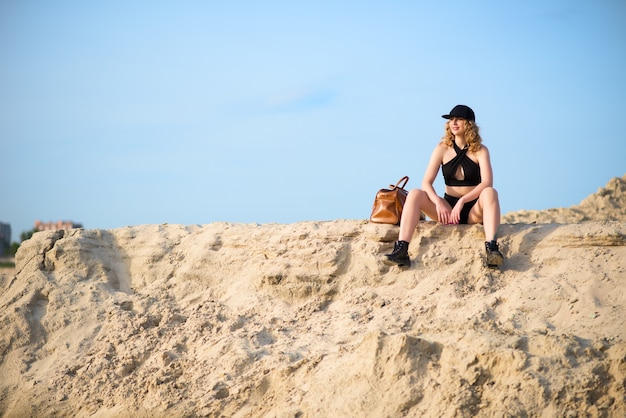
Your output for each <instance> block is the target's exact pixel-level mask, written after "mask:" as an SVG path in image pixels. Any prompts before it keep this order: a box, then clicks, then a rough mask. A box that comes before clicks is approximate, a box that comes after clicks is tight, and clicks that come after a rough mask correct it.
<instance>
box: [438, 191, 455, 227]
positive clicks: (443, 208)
mask: <svg viewBox="0 0 626 418" xmlns="http://www.w3.org/2000/svg"><path fill="white" fill-rule="evenodd" d="M435 206H436V208H437V219H438V221H439V223H442V224H444V225H447V224H449V223H450V214H451V212H452V208H451V207H450V204H449V203H448V201H447V200H446V199H444V198H441V197H440V198H439V200H438V202H437V204H436V205H435Z"/></svg>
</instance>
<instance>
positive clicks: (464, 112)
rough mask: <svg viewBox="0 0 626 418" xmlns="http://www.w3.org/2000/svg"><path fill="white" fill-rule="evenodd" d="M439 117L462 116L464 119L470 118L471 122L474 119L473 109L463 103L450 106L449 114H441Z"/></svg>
mask: <svg viewBox="0 0 626 418" xmlns="http://www.w3.org/2000/svg"><path fill="white" fill-rule="evenodd" d="M441 117H442V118H445V119H450V118H463V119H465V120H471V121H472V122H474V121H475V120H476V116H475V115H474V111H473V110H472V109H471V108H470V107H469V106H465V105H456V106H454V108H452V110H451V111H450V114H449V115H441Z"/></svg>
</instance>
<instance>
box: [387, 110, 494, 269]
mask: <svg viewBox="0 0 626 418" xmlns="http://www.w3.org/2000/svg"><path fill="white" fill-rule="evenodd" d="M442 117H443V118H445V119H448V122H447V123H446V128H445V134H444V136H443V139H442V141H441V142H440V143H439V144H438V145H437V146H436V147H435V150H434V151H433V153H432V155H431V156H430V161H429V163H428V167H427V168H426V173H425V174H424V180H423V181H422V189H421V190H420V189H414V190H411V191H410V192H409V195H408V196H407V199H406V202H405V204H404V209H403V211H402V219H401V220H400V234H399V236H398V241H396V243H395V245H394V249H393V252H392V253H391V254H386V258H387V260H386V261H388V262H390V263H393V264H397V265H399V266H407V267H408V266H410V265H411V260H410V258H409V254H408V251H409V243H410V242H411V238H412V237H413V232H414V231H415V228H416V227H417V224H418V222H419V219H420V213H421V212H423V213H424V214H426V215H428V217H429V218H431V219H437V220H438V221H439V222H441V223H442V224H446V225H449V224H477V223H482V224H483V226H484V230H485V239H486V241H485V249H486V250H487V265H488V266H490V267H497V266H500V265H501V264H502V263H503V261H504V258H503V256H502V253H501V252H500V251H499V249H498V243H497V241H496V233H497V230H498V227H499V226H500V202H499V201H498V192H497V191H496V189H494V188H493V172H492V170H491V161H490V159H489V150H488V149H487V147H485V146H484V145H482V139H481V137H480V134H479V133H478V131H479V129H478V125H476V117H475V115H474V111H473V110H472V109H470V108H469V107H468V106H465V105H457V106H455V107H454V108H453V109H452V111H450V114H448V115H443V116H442ZM439 166H441V171H442V173H443V177H444V180H445V183H446V190H445V194H444V195H443V198H442V197H439V196H438V195H437V193H436V192H435V189H434V188H433V182H434V181H435V178H436V177H437V173H438V172H439Z"/></svg>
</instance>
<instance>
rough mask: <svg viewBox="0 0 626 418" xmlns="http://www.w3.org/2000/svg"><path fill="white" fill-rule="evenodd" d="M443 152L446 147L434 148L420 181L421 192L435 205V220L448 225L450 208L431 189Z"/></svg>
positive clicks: (440, 145) (433, 189)
mask: <svg viewBox="0 0 626 418" xmlns="http://www.w3.org/2000/svg"><path fill="white" fill-rule="evenodd" d="M445 151H446V147H445V145H443V144H438V145H437V146H436V147H435V149H434V150H433V153H432V154H431V156H430V160H429V161H428V166H427V167H426V172H425V173H424V178H423V180H422V190H423V191H424V192H425V193H426V194H427V195H428V198H429V199H430V201H431V202H433V203H434V204H435V206H436V208H437V217H438V219H437V220H438V221H439V222H441V223H444V224H445V223H448V220H449V219H448V218H449V216H450V210H451V209H452V208H451V207H450V205H449V204H448V202H446V200H445V199H443V198H442V197H439V195H437V192H436V191H435V188H434V187H433V183H434V182H435V179H436V178H437V174H438V173H439V167H440V166H441V163H442V161H443V154H444V152H445Z"/></svg>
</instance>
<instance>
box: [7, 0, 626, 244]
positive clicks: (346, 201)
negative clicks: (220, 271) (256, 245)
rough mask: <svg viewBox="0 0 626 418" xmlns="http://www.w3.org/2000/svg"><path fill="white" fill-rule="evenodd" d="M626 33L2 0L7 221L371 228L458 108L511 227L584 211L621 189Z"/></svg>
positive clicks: (596, 25)
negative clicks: (521, 216) (544, 215)
mask: <svg viewBox="0 0 626 418" xmlns="http://www.w3.org/2000/svg"><path fill="white" fill-rule="evenodd" d="M625 21H626V2H624V1H623V0H530V1H525V2H503V1H481V0H478V1H472V2H468V1H462V2H461V1H447V2H435V1H428V2H422V1H388V2H382V1H376V2H374V1H342V2H335V1H324V0H321V1H315V2H306V3H305V2H293V1H271V0H270V1H265V2H257V1H231V2H217V1H178V2H174V1H171V2H166V1H106V2H105V1H100V2H97V1H92V2H86V1H66V0H59V1H54V2H49V1H34V0H19V1H18V0H14V1H13V0H0V62H1V65H0V141H1V144H0V196H1V204H0V221H1V222H8V223H10V224H11V226H12V229H13V240H18V238H19V234H20V233H21V232H22V231H25V230H29V229H31V228H32V225H33V223H34V221H35V220H36V219H39V220H43V221H56V220H61V219H62V220H73V221H75V222H81V223H82V224H83V225H84V226H85V227H86V228H116V227H123V226H126V225H138V224H149V223H180V224H206V223H210V222H216V221H226V222H244V223H251V222H254V223H268V222H278V223H292V222H299V221H309V220H333V219H367V218H368V217H369V214H370V210H371V205H372V201H373V198H374V195H375V193H376V191H377V190H378V189H379V188H381V187H385V186H387V185H388V184H389V183H392V182H393V183H395V181H396V180H397V179H399V178H400V177H402V176H403V175H409V176H410V177H411V179H410V181H409V184H408V186H409V187H410V188H413V187H419V185H420V183H421V178H422V175H423V173H424V169H425V168H426V163H427V161H428V158H429V156H430V153H431V151H432V149H433V148H434V146H435V145H436V144H437V143H438V142H439V140H440V138H441V135H442V133H443V125H444V122H445V121H444V120H443V119H441V115H442V114H444V113H447V112H448V111H449V110H450V109H451V108H452V107H453V106H454V105H456V104H459V103H462V104H467V105H469V106H471V107H472V108H473V109H474V110H475V112H476V117H477V123H478V124H479V126H480V128H481V134H482V136H483V140H484V144H485V145H487V146H488V147H489V149H490V152H491V157H492V163H493V167H494V176H495V178H494V183H495V187H496V188H497V189H498V190H499V192H500V199H501V206H502V211H503V213H507V212H510V211H516V210H520V209H546V208H551V207H568V206H571V205H574V204H578V203H579V202H580V201H581V200H582V199H584V198H585V197H586V196H588V195H590V194H591V193H594V192H596V191H597V189H598V188H599V187H603V186H604V185H605V184H606V183H607V182H608V181H609V180H610V179H611V178H613V177H618V176H619V177H621V176H622V175H623V174H624V173H626V163H625V162H624V154H625V151H626V145H625V141H624V138H623V137H622V132H621V126H620V125H621V124H622V123H623V121H624V120H625V116H624V114H625V113H626V105H625V97H626V81H625V78H624V74H626V25H624V24H623V22H625ZM435 186H436V189H437V191H438V192H440V194H442V193H443V182H442V181H441V178H439V179H438V181H437V182H436V183H435Z"/></svg>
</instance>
